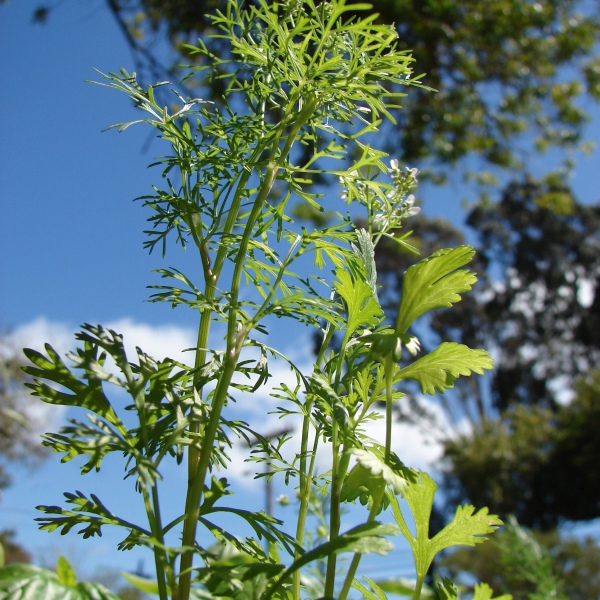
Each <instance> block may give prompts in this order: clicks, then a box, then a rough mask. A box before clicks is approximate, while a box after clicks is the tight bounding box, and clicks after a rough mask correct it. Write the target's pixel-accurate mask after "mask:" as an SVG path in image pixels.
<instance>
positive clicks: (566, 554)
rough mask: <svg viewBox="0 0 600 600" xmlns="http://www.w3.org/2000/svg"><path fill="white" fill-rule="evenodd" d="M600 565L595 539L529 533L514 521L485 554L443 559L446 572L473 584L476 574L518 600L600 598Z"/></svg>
mask: <svg viewBox="0 0 600 600" xmlns="http://www.w3.org/2000/svg"><path fill="white" fill-rule="evenodd" d="M599 562H600V547H599V546H598V545H597V544H596V543H595V542H594V541H593V540H592V539H591V538H585V539H583V540H577V539H575V538H572V537H561V536H560V535H558V534H557V532H556V531H553V532H547V533H543V534H541V533H539V532H537V533H535V532H528V531H526V530H524V529H523V528H522V527H520V526H519V525H517V524H516V522H515V521H512V522H511V523H510V524H509V525H508V527H507V528H506V530H504V531H501V532H499V533H498V535H496V536H494V538H492V539H490V541H489V543H486V544H484V545H483V546H482V547H481V552H473V551H472V550H471V549H461V550H458V551H457V552H454V553H452V554H451V555H448V556H447V557H445V558H444V559H442V561H441V563H440V572H441V573H443V574H445V575H447V576H450V577H455V578H456V577H458V578H462V579H463V580H464V583H465V585H467V586H468V579H469V575H470V576H475V577H476V578H478V579H479V580H481V581H485V582H487V583H488V584H489V585H493V586H494V590H498V593H510V594H512V595H513V598H514V600H537V599H539V600H546V599H547V598H568V599H569V600H590V599H591V598H598V597H600V572H599V571H598V564H599Z"/></svg>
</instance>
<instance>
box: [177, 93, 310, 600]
mask: <svg viewBox="0 0 600 600" xmlns="http://www.w3.org/2000/svg"><path fill="white" fill-rule="evenodd" d="M315 107H316V99H311V101H310V102H308V103H307V105H306V106H305V107H304V108H303V109H302V111H301V112H300V115H298V118H297V120H296V122H295V123H294V126H293V127H292V130H291V131H290V132H289V134H288V137H287V140H286V143H285V146H284V149H283V151H282V152H281V154H280V155H279V156H277V155H278V150H279V140H280V139H281V136H282V135H283V130H284V127H285V121H283V122H282V123H281V124H280V127H279V131H278V133H277V134H276V135H275V136H274V140H273V144H272V147H271V160H270V161H269V165H268V167H267V173H266V175H265V178H264V180H263V182H262V184H261V187H260V190H259V192H258V195H257V197H256V200H255V201H254V206H253V207H252V211H251V213H250V215H249V217H248V220H247V222H246V224H245V227H244V233H243V235H242V239H241V241H240V245H239V248H238V252H237V255H236V260H235V266H234V271H233V276H232V282H231V287H230V290H231V300H230V304H229V316H228V322H227V349H226V353H225V359H224V361H223V371H222V372H221V375H220V377H219V382H218V384H217V388H216V390H215V393H214V396H213V400H212V407H211V411H210V417H209V421H208V423H207V425H206V428H205V429H204V430H203V432H202V442H201V447H200V452H199V455H198V454H196V451H195V456H192V452H190V462H189V463H188V464H189V474H190V475H192V471H193V475H192V477H191V478H190V479H189V481H188V494H187V497H186V518H185V521H184V527H183V539H182V544H183V545H184V546H194V545H195V540H196V529H197V524H198V519H199V517H200V503H201V500H202V494H203V492H204V483H205V480H206V475H207V473H208V469H209V467H210V464H211V461H212V456H213V448H214V442H215V439H216V435H217V431H218V428H219V421H220V418H221V411H222V410H223V406H224V405H225V400H226V398H227V392H228V390H229V386H230V384H231V379H232V377H233V374H234V372H235V369H236V366H237V361H238V358H239V354H240V352H241V349H242V346H243V343H244V341H245V339H246V336H247V335H248V332H249V329H248V328H247V327H243V326H242V327H241V328H240V330H239V331H238V324H240V323H239V321H238V315H239V308H238V298H239V292H240V282H241V279H242V272H243V267H244V262H245V258H246V252H247V251H248V247H249V244H250V238H251V236H252V233H253V231H254V225H255V224H256V222H257V220H258V218H259V217H260V214H261V212H262V209H263V207H264V204H265V202H266V200H267V197H268V195H269V193H270V192H271V189H272V187H273V184H274V183H275V179H276V177H277V172H278V170H279V168H280V164H283V162H284V160H285V159H286V157H287V155H288V154H289V151H290V149H291V147H292V144H293V142H294V140H295V138H296V136H297V135H298V133H299V132H300V129H301V128H302V126H303V125H304V123H305V122H306V120H307V119H308V118H309V117H310V116H311V115H312V113H313V112H314V109H315ZM256 152H257V151H255V154H256ZM260 154H262V151H261V152H260V153H258V156H260ZM248 179H249V174H248V173H245V174H244V175H243V176H242V178H241V179H240V184H239V185H238V188H237V190H236V194H235V197H234V204H237V210H235V211H230V213H229V215H228V221H227V223H226V226H225V227H226V229H227V228H228V227H230V231H231V230H233V227H234V225H235V223H236V222H237V212H238V210H239V206H240V205H241V200H242V197H243V191H244V188H242V187H241V186H242V184H243V185H244V187H245V184H246V183H247V181H248ZM234 213H235V214H234ZM225 255H226V247H225V245H224V244H222V245H221V247H220V248H219V253H218V255H217V260H216V261H215V271H216V273H215V275H216V276H217V277H218V275H219V273H220V269H221V265H222V263H223V261H224V259H225ZM203 317H204V314H203ZM240 325H241V324H240ZM194 458H195V459H197V462H196V464H194V463H193V459H194ZM192 561H193V553H192V552H191V551H189V552H185V553H184V554H183V555H182V557H181V574H180V580H179V593H178V596H177V600H188V598H189V594H190V587H191V566H192Z"/></svg>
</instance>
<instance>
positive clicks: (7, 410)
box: [0, 335, 45, 493]
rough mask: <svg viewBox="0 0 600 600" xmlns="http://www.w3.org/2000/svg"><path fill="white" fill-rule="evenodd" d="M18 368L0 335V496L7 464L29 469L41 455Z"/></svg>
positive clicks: (6, 480) (14, 352)
mask: <svg viewBox="0 0 600 600" xmlns="http://www.w3.org/2000/svg"><path fill="white" fill-rule="evenodd" d="M23 360H24V358H23ZM22 364H23V361H22V360H21V359H20V358H19V354H18V353H17V350H16V349H15V348H13V347H12V345H11V344H10V343H9V341H8V339H7V336H6V335H0V493H1V490H2V488H4V487H6V486H7V485H9V484H10V475H9V473H8V472H7V466H8V465H9V464H12V463H15V462H16V463H21V464H24V465H28V466H30V465H32V464H35V462H36V460H38V459H39V458H40V457H41V456H43V455H44V454H45V449H44V448H43V447H42V446H41V444H40V439H39V436H37V435H35V433H34V432H35V426H36V419H35V417H34V415H33V414H32V413H31V411H28V410H27V403H28V399H29V393H28V392H27V391H26V390H25V388H24V386H23V383H24V380H25V374H24V373H23V372H22V371H21V365H22Z"/></svg>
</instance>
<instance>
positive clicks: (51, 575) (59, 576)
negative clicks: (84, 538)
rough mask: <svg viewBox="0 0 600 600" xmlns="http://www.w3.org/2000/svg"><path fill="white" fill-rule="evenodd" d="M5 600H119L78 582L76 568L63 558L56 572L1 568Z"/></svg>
mask: <svg viewBox="0 0 600 600" xmlns="http://www.w3.org/2000/svg"><path fill="white" fill-rule="evenodd" d="M0 598H2V600H27V599H28V598H44V599H45V600H119V599H118V597H117V596H115V595H114V594H113V593H112V592H110V591H109V590H107V589H106V588H105V587H104V586H102V585H99V584H93V583H86V582H78V581H77V579H76V577H75V573H74V571H73V568H72V567H71V566H70V565H69V563H68V562H67V560H66V559H65V558H64V557H62V556H61V557H60V558H59V560H58V564H57V567H56V572H54V571H50V570H48V569H42V568H40V567H36V566H35V565H28V564H22V563H16V564H13V565H9V566H6V567H2V568H0Z"/></svg>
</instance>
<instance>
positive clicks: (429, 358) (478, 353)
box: [398, 342, 494, 395]
mask: <svg viewBox="0 0 600 600" xmlns="http://www.w3.org/2000/svg"><path fill="white" fill-rule="evenodd" d="M493 364H494V360H493V359H492V358H491V356H490V355H489V354H488V353H487V352H486V351H485V350H471V348H469V347H467V346H465V345H464V344H456V343H455V342H444V343H442V344H440V345H439V346H438V347H437V348H436V349H435V350H434V351H433V352H430V353H429V354H427V355H426V356H423V357H422V358H420V359H419V360H417V361H415V362H414V363H412V364H410V365H408V366H407V367H404V368H403V369H400V371H399V373H398V378H399V379H412V380H414V381H417V382H418V383H419V385H420V386H421V391H422V392H423V393H424V394H431V395H433V394H435V392H436V391H438V392H441V393H442V394H443V393H444V391H445V390H447V389H451V388H453V387H454V381H455V380H456V379H457V378H458V377H460V376H461V375H463V376H469V375H471V373H472V372H474V373H478V374H479V375H482V374H483V371H484V370H485V369H491V368H492V366H493Z"/></svg>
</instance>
